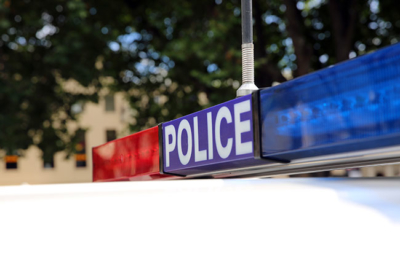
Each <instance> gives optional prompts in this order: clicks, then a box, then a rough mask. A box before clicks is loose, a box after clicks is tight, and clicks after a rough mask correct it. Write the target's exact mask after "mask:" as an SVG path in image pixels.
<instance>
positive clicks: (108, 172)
mask: <svg viewBox="0 0 400 266" xmlns="http://www.w3.org/2000/svg"><path fill="white" fill-rule="evenodd" d="M158 135H159V133H158V127H153V128H150V129H147V130H143V131H140V132H138V133H135V134H132V135H129V136H127V137H124V138H120V139H116V140H113V141H110V142H107V143H105V144H103V145H100V146H98V147H95V148H93V150H92V154H93V181H95V182H96V181H123V180H139V181H140V180H155V179H160V178H168V176H166V175H162V174H160V165H159V160H160V157H159V146H158Z"/></svg>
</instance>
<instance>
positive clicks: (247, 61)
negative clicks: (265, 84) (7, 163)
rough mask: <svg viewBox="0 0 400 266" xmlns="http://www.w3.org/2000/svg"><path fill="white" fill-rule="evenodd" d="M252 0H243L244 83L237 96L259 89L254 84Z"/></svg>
mask: <svg viewBox="0 0 400 266" xmlns="http://www.w3.org/2000/svg"><path fill="white" fill-rule="evenodd" d="M251 5H252V0H242V85H241V86H240V88H239V89H238V90H237V92H236V96H237V97H240V96H244V95H248V94H251V93H252V92H253V91H256V90H258V88H257V86H256V85H255V84H254V46H253V15H252V7H251Z"/></svg>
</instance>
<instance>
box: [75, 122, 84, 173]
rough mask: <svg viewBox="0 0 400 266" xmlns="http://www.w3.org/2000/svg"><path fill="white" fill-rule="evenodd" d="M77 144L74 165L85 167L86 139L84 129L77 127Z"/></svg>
mask: <svg viewBox="0 0 400 266" xmlns="http://www.w3.org/2000/svg"><path fill="white" fill-rule="evenodd" d="M76 138H77V144H76V145H75V162H76V167H86V140H85V131H84V130H82V129H79V130H78V131H77V132H76Z"/></svg>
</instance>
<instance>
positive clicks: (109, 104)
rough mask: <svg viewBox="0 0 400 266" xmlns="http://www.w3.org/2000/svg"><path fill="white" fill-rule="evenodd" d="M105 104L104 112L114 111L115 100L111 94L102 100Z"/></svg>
mask: <svg viewBox="0 0 400 266" xmlns="http://www.w3.org/2000/svg"><path fill="white" fill-rule="evenodd" d="M104 99H105V102H106V112H113V111H115V99H114V95H113V94H109V95H106V97H105V98H104Z"/></svg>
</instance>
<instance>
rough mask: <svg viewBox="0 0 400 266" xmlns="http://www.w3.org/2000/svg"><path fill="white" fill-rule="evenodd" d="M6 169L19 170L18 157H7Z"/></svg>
mask: <svg viewBox="0 0 400 266" xmlns="http://www.w3.org/2000/svg"><path fill="white" fill-rule="evenodd" d="M5 161H6V169H17V168H18V156H17V155H6V157H5Z"/></svg>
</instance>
